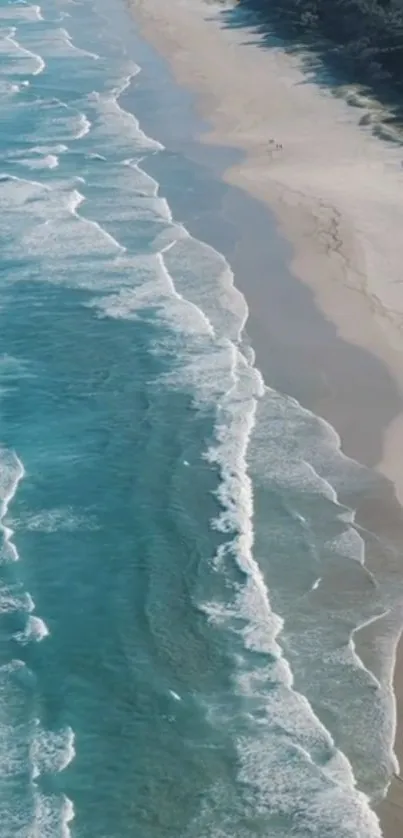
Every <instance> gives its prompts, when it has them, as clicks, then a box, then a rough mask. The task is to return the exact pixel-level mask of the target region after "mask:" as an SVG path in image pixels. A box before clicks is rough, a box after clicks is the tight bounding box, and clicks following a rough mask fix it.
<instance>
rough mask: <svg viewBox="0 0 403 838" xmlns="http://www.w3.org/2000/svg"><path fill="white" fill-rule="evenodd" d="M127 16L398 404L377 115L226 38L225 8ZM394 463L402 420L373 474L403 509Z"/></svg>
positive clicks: (400, 212)
mask: <svg viewBox="0 0 403 838" xmlns="http://www.w3.org/2000/svg"><path fill="white" fill-rule="evenodd" d="M131 4H132V5H133V6H134V7H135V10H136V14H137V15H138V16H140V18H141V19H142V22H143V31H144V33H145V35H146V36H147V38H148V39H149V40H150V41H151V42H152V43H153V44H154V45H155V46H157V48H158V49H160V51H161V52H162V53H163V54H165V55H167V56H168V57H169V60H170V61H171V63H172V66H173V69H174V72H175V75H176V77H177V79H178V81H179V82H180V83H182V84H184V85H187V86H189V87H191V88H192V89H194V90H196V91H197V92H198V93H199V94H200V108H201V112H202V114H203V115H204V116H205V117H207V119H208V120H209V122H210V124H211V125H212V130H211V131H210V133H209V134H207V135H205V137H204V139H205V140H206V141H207V142H209V141H210V142H213V143H215V144H218V145H219V144H223V145H226V146H232V147H238V148H239V149H242V150H243V151H246V152H247V156H246V158H245V161H244V163H243V164H242V165H237V166H236V167H234V168H233V169H232V170H229V171H228V172H227V174H226V179H227V180H228V181H229V182H231V183H233V184H235V185H237V186H240V187H242V188H244V189H246V190H248V191H249V192H250V193H251V194H253V195H254V196H255V197H257V198H259V199H261V200H263V201H265V202H266V203H268V204H269V205H270V207H271V209H272V210H273V211H274V213H275V215H276V217H277V219H278V221H279V225H280V226H281V228H282V230H283V231H284V234H285V236H286V238H287V239H288V240H289V241H290V242H291V243H292V244H293V246H294V253H295V256H294V260H293V264H292V266H291V267H292V270H293V272H294V273H295V274H296V275H297V276H298V277H299V278H300V279H302V280H303V281H304V282H306V283H307V284H309V285H310V286H311V288H313V290H314V293H315V296H316V300H317V303H318V305H319V306H320V308H321V309H322V311H323V312H324V313H325V315H326V316H327V317H328V318H329V319H331V320H332V321H333V322H335V323H336V325H337V328H338V331H339V333H340V335H341V336H342V337H344V338H345V339H346V340H348V341H350V342H353V343H357V344H359V345H361V346H363V347H365V348H367V349H369V350H370V351H372V352H374V353H375V354H377V355H378V356H380V357H381V358H382V359H383V360H384V361H385V362H386V363H387V365H388V367H389V369H390V370H391V371H392V373H393V375H394V377H395V379H396V380H397V381H398V383H399V387H400V390H401V392H402V393H403V167H402V161H403V148H401V147H399V145H398V144H396V143H392V142H386V141H381V140H380V139H379V138H378V137H375V136H374V135H373V133H372V128H371V127H370V126H368V127H363V126H359V122H360V120H362V118H363V117H365V118H368V117H369V116H370V117H371V119H373V120H375V123H376V124H377V128H378V129H379V128H380V130H381V131H384V133H385V134H387V133H388V131H387V130H386V129H384V128H382V121H381V116H382V113H381V112H379V109H377V108H376V107H375V105H374V103H373V102H371V101H370V100H367V99H365V97H364V96H363V95H359V93H358V92H357V93H356V94H354V93H352V92H351V91H349V100H350V101H355V102H356V103H357V105H358V104H359V105H360V107H358V106H357V107H352V106H351V105H349V104H347V102H346V101H345V99H343V98H336V97H335V96H334V95H333V94H332V93H331V92H329V91H328V90H327V89H324V88H319V87H318V86H317V84H315V83H314V82H310V80H309V79H308V78H307V75H306V73H304V72H303V70H302V67H301V64H302V62H301V59H298V58H296V57H291V56H290V55H287V54H285V52H284V51H283V50H282V49H281V48H280V47H278V48H274V47H273V48H271V49H270V50H268V49H264V48H259V45H258V42H259V41H260V40H261V36H260V35H258V34H257V33H256V31H255V29H254V28H253V26H250V27H247V26H245V27H244V26H243V27H241V28H238V29H236V28H232V27H229V26H226V23H225V19H224V17H223V11H222V10H223V8H224V9H225V8H226V7H225V5H223V4H219V3H208V4H206V2H205V0H170V2H169V3H167V2H166V0H131ZM233 5H234V4H231V3H228V4H227V8H228V9H231V7H233ZM224 14H225V12H224ZM389 133H390V134H391V135H392V131H390V132H389ZM271 141H273V142H271ZM276 143H277V144H278V145H281V146H282V147H281V148H280V149H277V150H276V147H275V146H276ZM363 433H365V429H363ZM401 451H403V417H401V418H400V420H396V421H394V423H393V427H391V428H390V429H388V433H387V434H386V436H385V450H384V457H383V460H382V463H380V464H379V467H380V469H382V470H383V471H384V473H385V474H387V475H388V476H389V477H391V479H392V480H393V481H394V482H395V485H396V488H397V492H398V495H399V497H400V499H401V500H402V501H403V468H401V463H402V464H403V456H401V453H400V452H401ZM397 452H398V456H396V453H397Z"/></svg>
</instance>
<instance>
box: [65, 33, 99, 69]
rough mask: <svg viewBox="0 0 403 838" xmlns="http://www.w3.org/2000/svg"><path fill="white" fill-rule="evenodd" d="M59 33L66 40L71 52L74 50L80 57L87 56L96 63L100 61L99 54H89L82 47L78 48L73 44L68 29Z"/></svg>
mask: <svg viewBox="0 0 403 838" xmlns="http://www.w3.org/2000/svg"><path fill="white" fill-rule="evenodd" d="M59 31H60V34H61V36H62V38H63V39H64V40H65V42H66V44H67V46H68V48H69V49H70V50H73V51H74V52H78V53H79V54H80V55H85V56H86V57H88V58H93V59H94V61H98V60H99V58H100V56H99V55H98V53H97V52H89V51H88V50H86V49H82V48H81V47H77V46H76V45H75V44H74V43H73V41H72V38H71V35H70V34H69V32H68V31H67V29H60V30H59Z"/></svg>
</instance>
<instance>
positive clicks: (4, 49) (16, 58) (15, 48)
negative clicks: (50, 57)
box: [0, 26, 46, 76]
mask: <svg viewBox="0 0 403 838" xmlns="http://www.w3.org/2000/svg"><path fill="white" fill-rule="evenodd" d="M16 31H17V30H16V28H15V26H13V27H11V29H10V30H9V31H8V34H6V35H3V40H0V55H7V54H8V55H9V56H10V59H11V62H12V63H11V64H10V66H9V67H8V68H6V70H5V72H8V73H13V72H15V71H17V72H19V73H20V74H23V75H26V74H27V73H28V74H30V75H32V76H37V75H39V73H42V72H43V70H44V69H45V66H46V65H45V62H44V60H43V58H42V56H41V55H38V54H37V53H35V52H31V50H29V49H26V48H25V47H23V46H22V45H21V44H20V43H19V42H18V41H17V40H16V39H15V37H14V36H15V34H16ZM0 35H1V33H0ZM26 58H28V63H27V62H26V60H25V59H26ZM3 72H4V71H3Z"/></svg>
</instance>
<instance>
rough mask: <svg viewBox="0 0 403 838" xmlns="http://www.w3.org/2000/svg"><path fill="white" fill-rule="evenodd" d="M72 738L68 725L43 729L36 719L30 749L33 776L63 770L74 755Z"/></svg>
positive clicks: (71, 731) (72, 734) (73, 737)
mask: <svg viewBox="0 0 403 838" xmlns="http://www.w3.org/2000/svg"><path fill="white" fill-rule="evenodd" d="M74 740H75V736H74V731H73V730H72V729H71V728H70V727H66V728H64V729H63V730H56V731H51V730H44V729H43V728H42V726H41V723H40V721H39V719H37V720H36V722H35V734H34V737H33V739H32V743H31V749H30V758H31V762H32V765H33V766H34V770H35V776H36V777H38V776H42V775H44V774H55V773H59V772H60V771H64V770H65V768H67V766H68V765H70V763H71V762H72V760H73V759H74V757H75V753H76V752H75V747H74Z"/></svg>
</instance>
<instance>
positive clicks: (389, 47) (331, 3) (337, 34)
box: [228, 0, 403, 116]
mask: <svg viewBox="0 0 403 838" xmlns="http://www.w3.org/2000/svg"><path fill="white" fill-rule="evenodd" d="M238 9H239V11H241V10H242V9H244V10H245V11H253V12H254V13H255V14H256V13H257V20H258V21H259V28H260V29H261V30H262V29H263V30H264V27H265V24H266V29H267V24H269V25H270V29H271V32H272V33H273V34H275V35H277V36H279V37H280V38H282V39H284V40H285V41H286V43H288V46H289V47H292V48H293V49H303V50H304V51H306V52H307V54H310V56H311V58H310V62H311V66H312V68H314V67H315V60H316V69H318V61H320V63H321V64H322V66H326V65H327V66H328V67H330V68H331V69H332V72H333V73H334V74H335V75H334V76H333V79H334V82H335V83H337V76H339V78H338V81H339V83H343V82H344V83H348V82H352V81H353V82H360V83H364V84H366V85H367V86H369V87H371V88H372V89H373V90H374V92H376V93H377V94H378V95H380V96H381V98H383V99H385V98H386V99H389V100H391V99H393V104H394V105H395V107H396V105H397V104H399V105H400V107H399V108H398V109H399V111H400V109H401V108H402V107H403V0H239V6H238ZM241 18H242V16H241ZM228 22H229V21H228ZM233 23H235V16H233ZM389 103H391V102H389ZM399 116H400V114H399Z"/></svg>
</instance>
